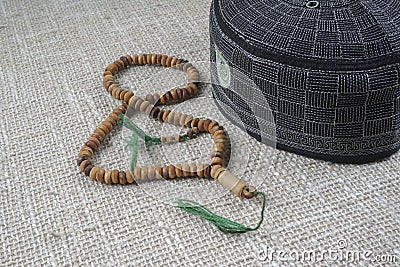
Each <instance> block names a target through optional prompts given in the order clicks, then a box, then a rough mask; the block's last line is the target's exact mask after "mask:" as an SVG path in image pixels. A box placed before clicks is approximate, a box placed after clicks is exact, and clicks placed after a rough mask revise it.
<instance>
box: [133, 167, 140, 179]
mask: <svg viewBox="0 0 400 267" xmlns="http://www.w3.org/2000/svg"><path fill="white" fill-rule="evenodd" d="M141 175H142V168H140V167H137V166H136V167H135V169H134V170H133V177H134V179H135V181H139V180H141V179H142V176H141Z"/></svg>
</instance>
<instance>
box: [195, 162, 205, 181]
mask: <svg viewBox="0 0 400 267" xmlns="http://www.w3.org/2000/svg"><path fill="white" fill-rule="evenodd" d="M196 169H197V173H196V174H197V176H198V177H201V178H202V177H204V165H203V164H201V163H197V164H196Z"/></svg>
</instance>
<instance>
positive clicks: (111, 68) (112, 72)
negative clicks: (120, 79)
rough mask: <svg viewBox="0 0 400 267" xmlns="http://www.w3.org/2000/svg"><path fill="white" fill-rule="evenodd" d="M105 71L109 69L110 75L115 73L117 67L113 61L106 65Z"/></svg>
mask: <svg viewBox="0 0 400 267" xmlns="http://www.w3.org/2000/svg"><path fill="white" fill-rule="evenodd" d="M106 71H109V72H111V74H112V75H114V74H115V73H117V71H118V67H117V66H116V65H115V64H114V63H111V64H110V65H108V66H107V68H106Z"/></svg>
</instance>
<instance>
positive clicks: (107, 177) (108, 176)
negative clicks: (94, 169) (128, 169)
mask: <svg viewBox="0 0 400 267" xmlns="http://www.w3.org/2000/svg"><path fill="white" fill-rule="evenodd" d="M111 172H112V171H111V170H106V172H105V173H104V182H105V183H106V184H112V180H111Z"/></svg>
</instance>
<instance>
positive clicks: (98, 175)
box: [96, 168, 106, 183]
mask: <svg viewBox="0 0 400 267" xmlns="http://www.w3.org/2000/svg"><path fill="white" fill-rule="evenodd" d="M105 173H106V171H105V170H104V169H101V168H100V169H99V170H98V171H97V173H96V180H97V181H99V182H102V183H104V175H105Z"/></svg>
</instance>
